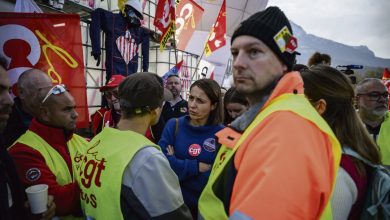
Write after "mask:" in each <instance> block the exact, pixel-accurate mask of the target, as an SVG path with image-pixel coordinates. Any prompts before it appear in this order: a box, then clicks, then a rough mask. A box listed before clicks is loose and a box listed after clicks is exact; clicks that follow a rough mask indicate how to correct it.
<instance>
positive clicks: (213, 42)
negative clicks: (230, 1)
mask: <svg viewBox="0 0 390 220" xmlns="http://www.w3.org/2000/svg"><path fill="white" fill-rule="evenodd" d="M225 44H226V0H224V1H223V3H222V6H221V9H220V10H219V14H218V17H217V20H216V22H215V23H214V24H213V27H212V28H211V31H210V34H209V38H208V40H207V42H206V46H205V55H206V57H208V56H210V55H211V54H212V53H213V52H214V51H216V50H217V49H219V48H221V47H223V46H225Z"/></svg>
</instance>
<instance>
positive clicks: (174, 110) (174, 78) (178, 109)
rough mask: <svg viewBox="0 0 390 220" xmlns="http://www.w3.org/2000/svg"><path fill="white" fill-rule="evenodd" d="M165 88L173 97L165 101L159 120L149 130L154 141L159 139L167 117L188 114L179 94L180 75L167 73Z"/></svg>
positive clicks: (186, 103) (185, 102)
mask: <svg viewBox="0 0 390 220" xmlns="http://www.w3.org/2000/svg"><path fill="white" fill-rule="evenodd" d="M165 88H166V89H167V90H169V91H170V92H171V93H172V96H173V98H172V99H171V100H169V101H166V102H165V104H164V106H163V108H162V113H161V117H160V120H159V121H158V123H157V124H156V125H154V126H152V129H151V130H152V135H153V137H154V140H155V143H157V142H158V141H159V140H160V138H161V134H162V132H163V130H164V127H165V124H166V123H167V122H168V121H169V119H171V118H179V117H182V116H185V115H188V102H187V101H186V100H184V99H183V98H182V97H181V95H180V94H181V89H182V84H181V81H180V77H179V76H178V75H176V74H172V75H169V76H168V78H167V81H166V83H165Z"/></svg>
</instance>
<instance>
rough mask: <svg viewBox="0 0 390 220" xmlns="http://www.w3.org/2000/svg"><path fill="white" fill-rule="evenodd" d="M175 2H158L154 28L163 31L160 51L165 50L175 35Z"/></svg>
mask: <svg viewBox="0 0 390 220" xmlns="http://www.w3.org/2000/svg"><path fill="white" fill-rule="evenodd" d="M175 17H176V14H175V0H158V3H157V8H156V14H155V18H154V22H153V24H154V26H156V28H157V29H158V30H159V31H161V33H162V34H161V39H160V50H164V48H165V45H166V43H167V42H168V40H169V38H170V37H171V36H172V35H173V34H174V33H175Z"/></svg>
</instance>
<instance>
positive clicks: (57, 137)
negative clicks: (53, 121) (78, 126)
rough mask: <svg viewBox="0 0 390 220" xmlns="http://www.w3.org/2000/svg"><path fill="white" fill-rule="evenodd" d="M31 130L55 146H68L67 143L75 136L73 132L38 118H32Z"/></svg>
mask: <svg viewBox="0 0 390 220" xmlns="http://www.w3.org/2000/svg"><path fill="white" fill-rule="evenodd" d="M29 130H30V131H32V132H34V133H36V134H37V135H39V136H40V137H41V138H42V139H44V140H45V141H46V142H47V143H48V144H49V145H50V146H52V147H54V148H57V147H60V146H66V143H67V142H68V141H69V140H70V139H71V138H72V137H73V132H69V131H65V130H64V129H63V128H57V127H52V126H49V125H45V124H43V123H41V122H39V121H38V120H37V119H36V118H34V119H33V120H32V122H31V125H30V127H29Z"/></svg>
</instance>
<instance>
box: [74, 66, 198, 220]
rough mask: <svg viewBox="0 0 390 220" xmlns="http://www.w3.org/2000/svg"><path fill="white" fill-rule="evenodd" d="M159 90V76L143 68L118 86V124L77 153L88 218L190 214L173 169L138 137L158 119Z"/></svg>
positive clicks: (154, 147) (187, 216)
mask: <svg viewBox="0 0 390 220" xmlns="http://www.w3.org/2000/svg"><path fill="white" fill-rule="evenodd" d="M163 91H164V89H163V85H162V80H161V78H160V77H158V76H157V75H156V74H152V73H147V72H145V73H134V74H132V75H130V76H128V77H127V78H126V79H125V80H124V81H123V82H122V83H121V84H120V85H119V91H118V96H119V100H120V106H121V114H122V116H121V119H120V121H119V123H118V128H117V129H113V128H105V129H103V130H102V132H100V133H99V134H98V135H97V136H96V137H94V138H93V139H92V141H91V142H90V144H89V147H88V149H87V150H86V154H84V155H83V161H84V163H83V165H82V168H81V170H82V172H80V174H81V176H80V178H79V180H80V187H81V189H82V196H81V198H82V206H83V211H84V213H85V215H86V217H87V218H88V219H97V218H99V219H191V214H190V212H189V210H188V208H187V206H186V205H185V204H184V202H183V198H182V195H181V190H180V185H179V180H178V178H177V176H176V174H175V173H174V172H173V171H172V169H171V168H170V165H169V162H168V160H167V159H166V158H165V156H164V154H163V153H162V152H161V149H160V147H159V146H157V145H155V144H154V143H152V142H151V141H150V140H148V139H147V138H146V137H145V136H144V134H145V132H146V130H147V129H148V128H149V127H150V126H151V125H153V124H156V123H157V121H158V120H159V117H160V114H161V107H162V103H163ZM164 99H165V98H164Z"/></svg>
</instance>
